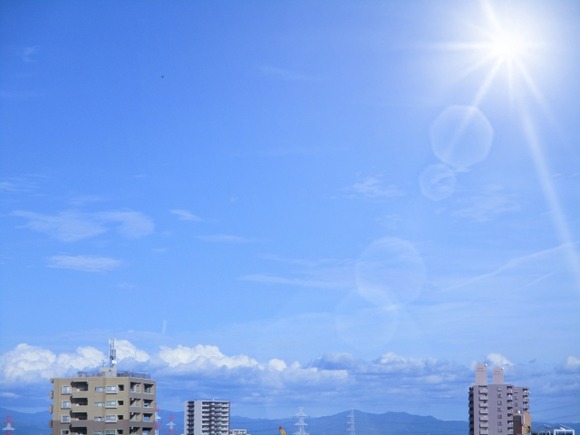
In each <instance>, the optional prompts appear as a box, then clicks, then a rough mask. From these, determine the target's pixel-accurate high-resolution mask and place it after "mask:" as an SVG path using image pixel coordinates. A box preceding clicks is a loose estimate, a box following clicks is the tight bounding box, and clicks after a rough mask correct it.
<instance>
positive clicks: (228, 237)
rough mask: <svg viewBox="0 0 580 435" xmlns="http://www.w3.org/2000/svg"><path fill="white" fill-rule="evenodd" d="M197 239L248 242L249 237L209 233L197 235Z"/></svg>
mask: <svg viewBox="0 0 580 435" xmlns="http://www.w3.org/2000/svg"><path fill="white" fill-rule="evenodd" d="M197 238H198V239H199V240H203V241H204V242H211V243H250V242H252V240H251V239H248V238H247V237H242V236H235V235H232V234H209V235H205V236H198V237H197Z"/></svg>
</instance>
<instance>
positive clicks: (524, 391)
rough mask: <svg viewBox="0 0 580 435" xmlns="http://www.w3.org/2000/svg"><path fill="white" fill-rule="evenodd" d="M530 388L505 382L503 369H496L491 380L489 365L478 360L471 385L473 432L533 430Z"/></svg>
mask: <svg viewBox="0 0 580 435" xmlns="http://www.w3.org/2000/svg"><path fill="white" fill-rule="evenodd" d="M529 408H530V402H529V391H528V388H527V387H516V386H514V385H511V384H506V383H505V382H504V374H503V369H501V368H499V367H496V368H494V370H493V377H492V382H491V383H488V379H487V367H486V366H485V364H478V365H477V367H476V373H475V384H474V385H472V386H471V387H469V434H470V435H522V434H530V433H531V426H532V423H531V416H530V411H529Z"/></svg>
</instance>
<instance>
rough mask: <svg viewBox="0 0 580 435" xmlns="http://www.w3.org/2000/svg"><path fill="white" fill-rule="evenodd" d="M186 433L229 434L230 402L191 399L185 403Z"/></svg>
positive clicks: (184, 427) (193, 434) (198, 434)
mask: <svg viewBox="0 0 580 435" xmlns="http://www.w3.org/2000/svg"><path fill="white" fill-rule="evenodd" d="M183 418H184V422H183V430H184V434H185V435H229V432H230V402H226V401H220V400H190V401H188V402H186V403H185V409H184V417H183Z"/></svg>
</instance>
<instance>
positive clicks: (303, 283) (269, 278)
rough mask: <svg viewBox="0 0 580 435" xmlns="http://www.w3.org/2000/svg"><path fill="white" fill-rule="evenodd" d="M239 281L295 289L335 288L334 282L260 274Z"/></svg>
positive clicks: (247, 276)
mask: <svg viewBox="0 0 580 435" xmlns="http://www.w3.org/2000/svg"><path fill="white" fill-rule="evenodd" d="M241 279H242V280H243V281H252V282H259V283H262V284H281V285H288V286H295V287H314V288H334V287H336V282H332V281H327V280H323V279H320V280H317V279H308V278H296V277H285V276H276V275H267V274H261V273H255V274H250V275H245V276H243V277H242V278H241Z"/></svg>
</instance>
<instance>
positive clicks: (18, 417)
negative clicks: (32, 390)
mask: <svg viewBox="0 0 580 435" xmlns="http://www.w3.org/2000/svg"><path fill="white" fill-rule="evenodd" d="M0 413H1V414H3V416H11V417H12V420H13V422H14V424H13V426H14V427H15V433H16V435H42V434H49V433H50V426H49V421H50V417H51V415H50V413H49V412H47V411H44V412H36V413H24V412H17V411H12V410H9V409H6V408H0ZM351 413H353V415H354V433H356V435H395V434H408V435H415V434H417V435H419V434H422V435H425V434H429V435H444V434H446V435H453V434H467V433H468V432H469V424H468V422H467V421H458V420H439V419H437V418H435V417H433V416H420V415H414V414H409V413H407V412H392V411H386V412H384V413H380V414H375V413H368V412H364V411H359V410H349V411H343V412H339V413H337V414H333V415H329V416H321V417H308V418H307V419H306V424H307V426H306V428H305V431H306V432H307V433H308V434H309V435H325V434H327V433H332V434H341V433H342V434H347V433H349V432H350V431H349V425H348V423H349V416H350V415H351ZM159 415H160V416H161V420H160V429H159V434H160V435H168V434H169V428H168V426H167V423H168V422H169V418H170V416H171V417H172V418H173V421H174V423H175V427H174V430H173V433H174V435H180V434H182V433H183V411H181V412H174V411H169V410H161V411H160V413H159ZM296 421H297V420H296V417H286V418H280V419H266V418H250V417H243V416H232V417H231V418H230V427H231V428H232V429H247V430H248V433H249V434H250V435H278V427H279V426H282V427H284V428H285V430H286V432H287V433H288V434H293V433H294V432H295V427H296ZM543 424H545V423H542V422H537V423H534V424H533V427H534V428H536V427H540V426H541V425H543ZM564 424H565V425H566V426H570V427H572V428H573V429H575V430H576V431H579V432H580V423H564Z"/></svg>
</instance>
